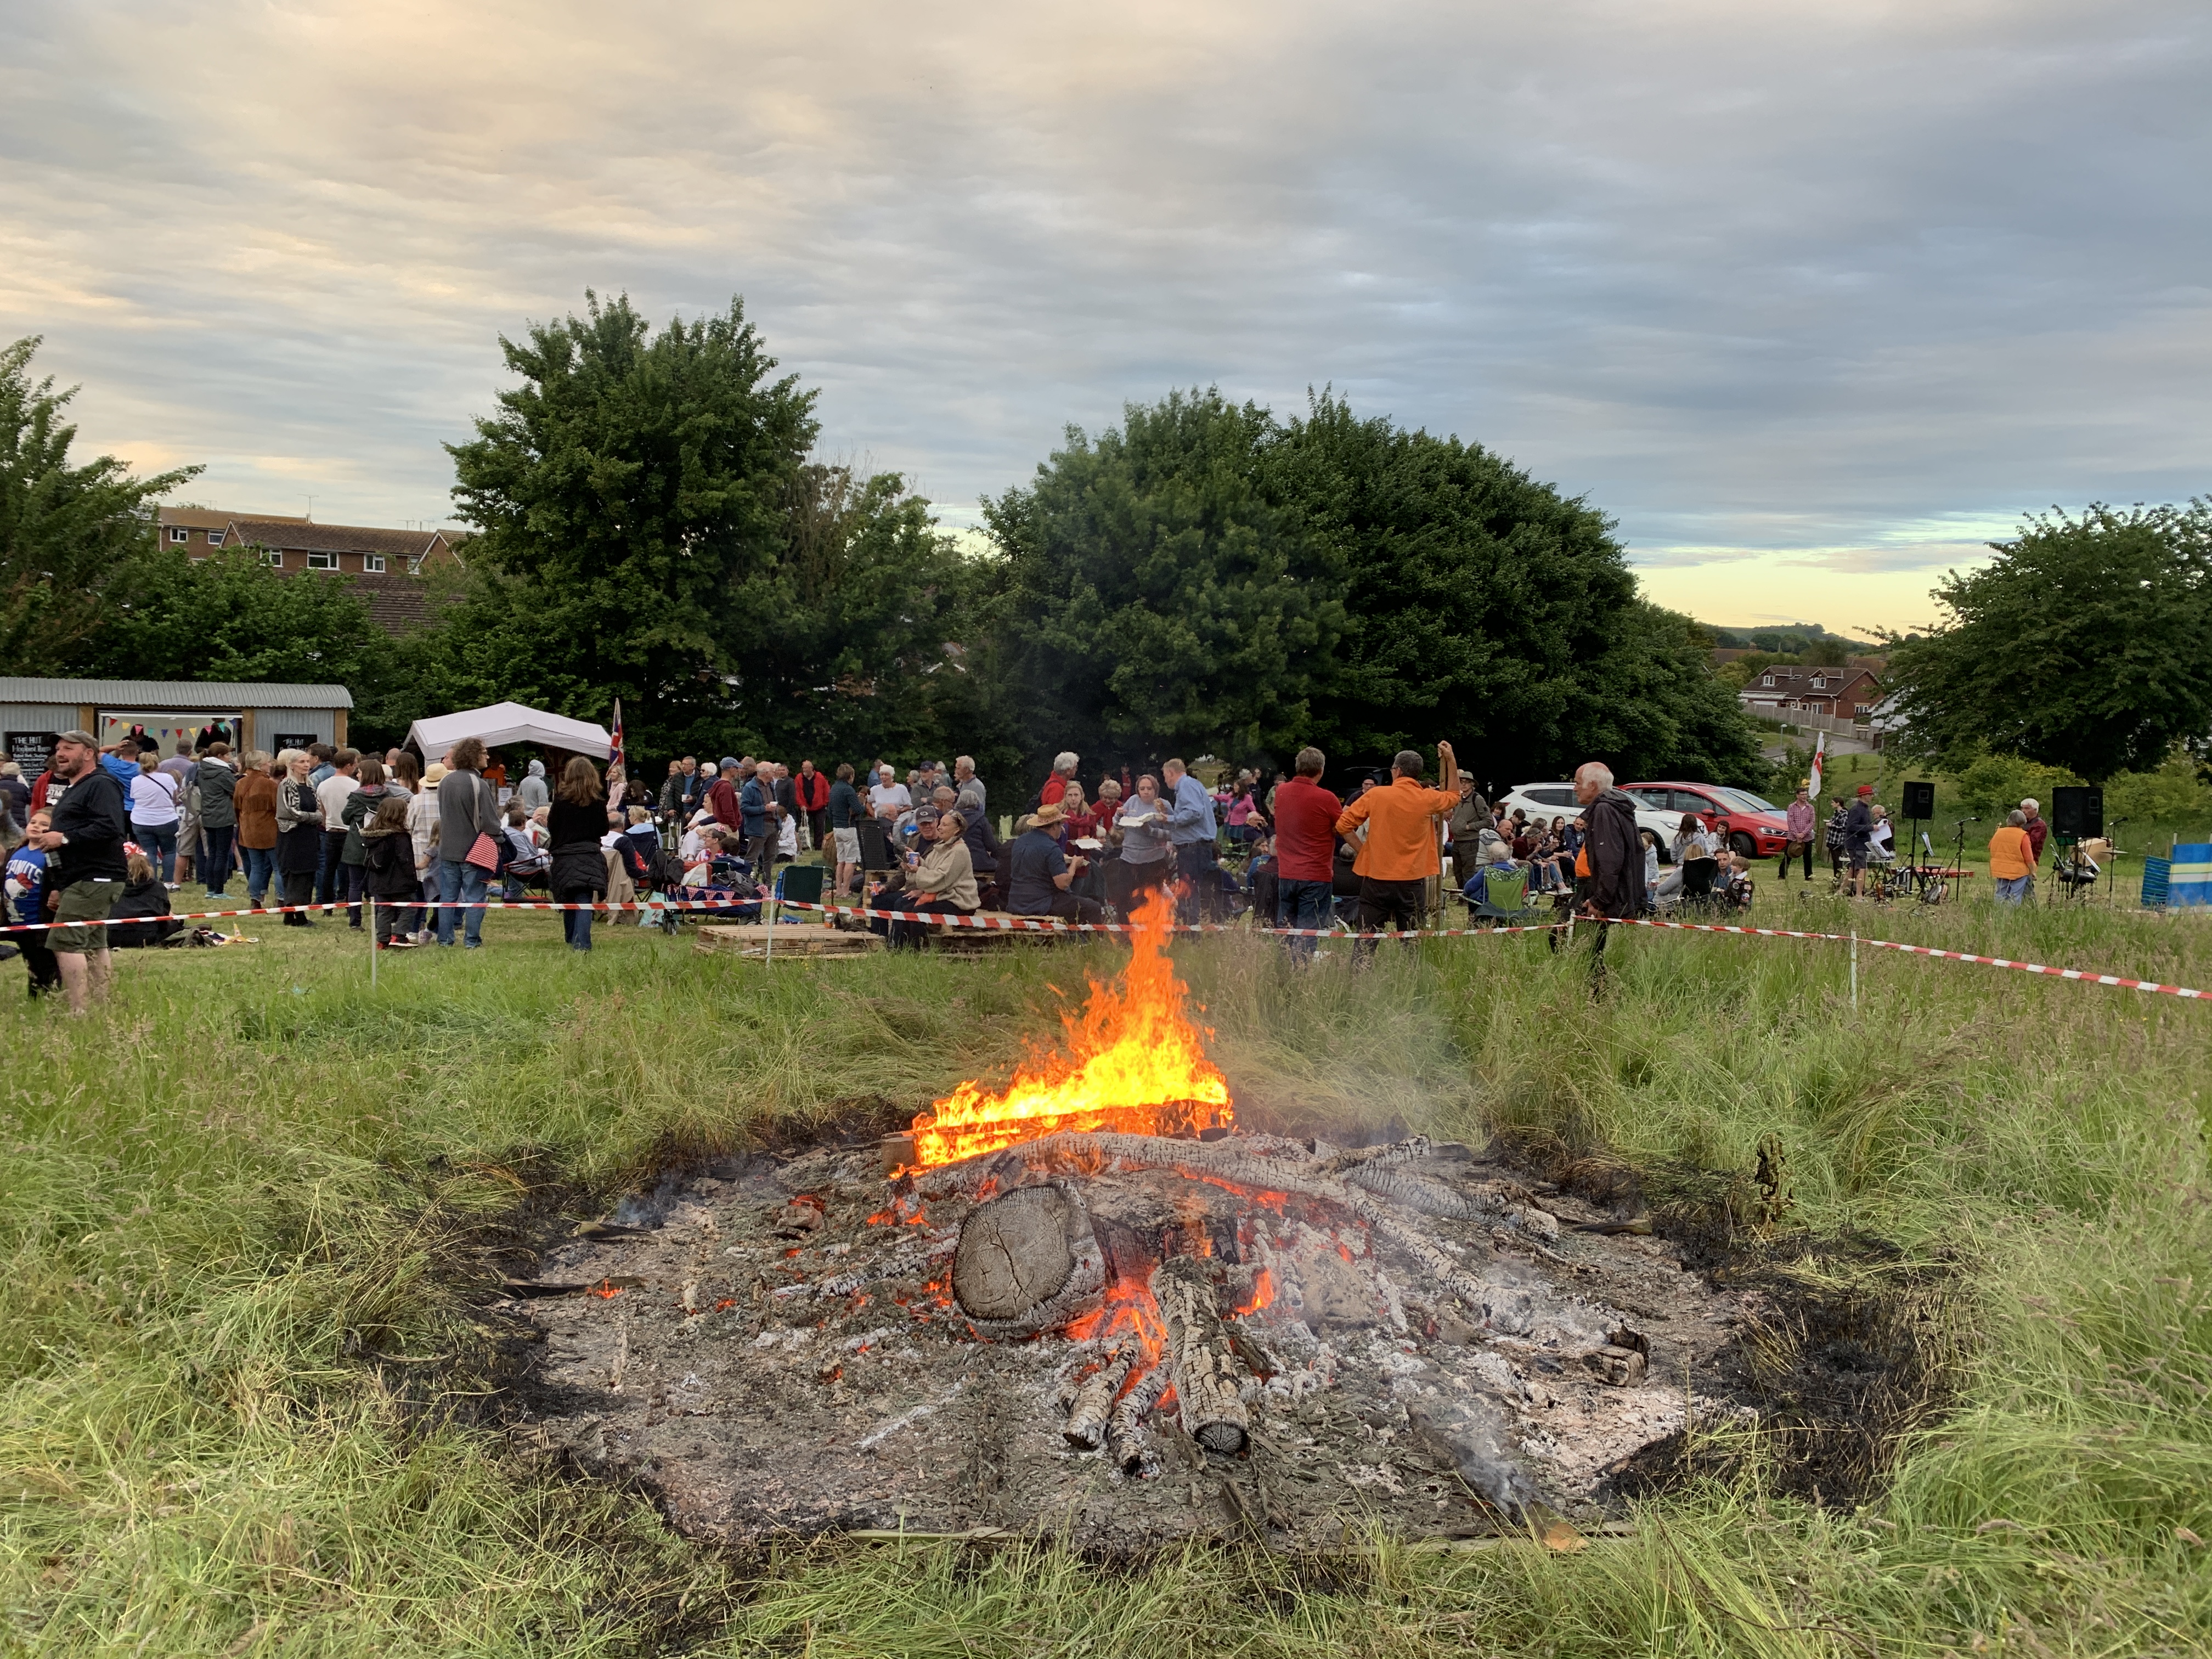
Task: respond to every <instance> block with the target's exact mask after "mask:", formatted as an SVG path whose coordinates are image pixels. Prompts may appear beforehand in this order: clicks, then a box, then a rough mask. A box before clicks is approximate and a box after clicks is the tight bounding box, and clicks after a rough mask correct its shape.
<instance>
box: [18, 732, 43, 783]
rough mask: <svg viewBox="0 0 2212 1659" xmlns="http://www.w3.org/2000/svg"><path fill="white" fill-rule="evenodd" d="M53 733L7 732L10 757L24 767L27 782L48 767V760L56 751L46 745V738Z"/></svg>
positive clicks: (24, 777)
mask: <svg viewBox="0 0 2212 1659" xmlns="http://www.w3.org/2000/svg"><path fill="white" fill-rule="evenodd" d="M53 735H54V734H53V733H52V732H9V733H8V734H7V739H8V758H9V760H11V761H13V762H15V764H16V765H18V766H20V767H21V768H22V769H23V781H24V782H25V783H28V782H30V781H31V780H32V779H33V778H35V777H37V776H38V775H39V774H40V773H41V772H43V771H45V770H46V762H47V761H48V760H49V759H51V758H52V755H53V752H54V751H53V750H52V749H50V748H48V747H47V746H46V739H47V738H51V737H52V736H53Z"/></svg>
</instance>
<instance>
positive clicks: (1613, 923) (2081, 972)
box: [0, 896, 2212, 1001]
mask: <svg viewBox="0 0 2212 1659" xmlns="http://www.w3.org/2000/svg"><path fill="white" fill-rule="evenodd" d="M368 902H369V901H368V899H367V897H366V896H364V897H363V898H362V900H361V901H359V904H360V905H366V904H368ZM375 902H376V903H377V904H378V905H380V906H381V907H383V908H386V909H391V910H421V911H423V912H425V913H426V917H427V913H428V912H430V911H435V910H591V911H595V912H600V911H605V912H617V913H620V914H622V915H638V914H641V913H644V912H665V911H671V910H674V911H689V910H732V909H736V908H739V907H741V906H743V905H748V904H757V905H763V906H764V905H766V904H768V903H769V902H770V901H769V899H767V898H766V897H765V896H763V897H760V898H750V899H738V898H719V899H625V900H623V901H621V902H599V903H562V902H556V901H553V900H535V899H515V900H511V901H510V900H507V899H478V900H475V901H473V902H470V901H465V900H461V899H453V900H451V901H447V900H444V899H416V900H408V899H379V900H376V901H375ZM774 902H775V907H776V908H778V909H780V910H807V911H812V912H814V913H815V914H816V915H825V916H826V915H841V916H865V917H867V918H870V919H872V920H880V921H919V922H926V923H928V924H930V925H932V926H934V927H972V928H981V929H987V930H997V931H1002V932H1009V933H1012V932H1021V933H1134V932H1135V931H1136V929H1134V928H1133V927H1130V926H1129V925H1128V924H1127V923H1126V922H1106V921H1099V922H1081V921H1059V920H1058V919H1056V918H1054V919H1050V920H1045V919H1039V918H1033V917H1029V916H969V915H959V914H958V913H957V912H953V911H933V910H885V909H881V908H876V907H874V906H871V905H857V904H850V905H848V904H812V903H809V902H805V900H801V899H777V900H775V901H774ZM354 908H358V906H357V905H356V902H353V901H349V900H344V899H336V900H332V901H331V902H327V903H325V902H320V901H318V902H314V903H312V904H273V905H266V906H261V907H257V908H248V909H244V910H190V911H184V912H180V913H177V914H173V915H165V916H107V917H98V918H92V919H88V920H86V921H44V922H17V923H15V924H12V925H10V926H8V927H0V934H7V933H39V932H52V931H55V930H57V929H60V928H64V927H132V926H135V925H137V924H140V923H143V922H150V921H235V920H239V919H241V918H243V917H246V916H283V915H308V914H312V913H313V912H314V911H318V910H319V911H322V912H323V913H324V914H325V915H329V914H330V913H331V912H332V911H337V910H351V909H354ZM1581 920H1583V921H1597V922H1601V923H1603V924H1604V925H1606V926H1608V927H1660V928H1666V929H1669V930H1672V931H1675V932H1680V933H1740V934H1743V935H1745V936H1747V937H1750V938H1755V939H1815V940H1820V941H1825V942H1827V943H1831V944H1844V943H1846V942H1848V941H1849V940H1850V938H1851V935H1850V934H1849V933H1808V932H1806V931H1804V930H1802V929H1800V928H1795V927H1735V926H1732V925H1730V924H1728V923H1724V922H1710V921H1660V920H1658V919H1657V918H1656V917H1650V916H1601V917H1596V918H1589V917H1583V918H1582V919H1581ZM1566 925H1567V924H1565V923H1564V922H1538V923H1534V924H1533V925H1530V926H1527V927H1431V928H1422V929H1418V930H1413V929H1408V930H1401V931H1390V932H1379V931H1378V932H1376V933H1339V932H1338V931H1337V930H1335V929H1334V928H1327V927H1253V928H1241V927H1235V926H1233V925H1232V924H1230V923H1226V922H1174V923H1170V925H1169V931H1170V932H1171V933H1258V934H1263V935H1266V936H1267V937H1270V938H1274V939H1353V940H1361V939H1472V938H1480V937H1482V936H1484V935H1486V934H1493V933H1557V932H1559V931H1560V930H1561V929H1563V928H1564V927H1566ZM1858 942H1859V943H1860V944H1861V945H1865V946H1866V947H1867V948H1868V949H1869V950H1874V951H1900V952H1902V953H1904V954H1905V955H1907V956H1916V957H1936V958H1938V959H1940V960H1942V961H1945V962H1972V963H1981V964H1982V965H1983V966H1984V967H1989V968H2011V969H2017V970H2019V971H2020V972H2021V973H2024V974H2041V975H2046V976H2048V977H2050V978H2052V979H2071V980H2079V981H2082V982H2083V983H2085V984H2089V985H2110V986H2114V987H2118V988H2119V989H2121V990H2126V991H2148V992H2155V993H2158V994H2162V995H2166V996H2174V997H2183V998H2186V999H2188V1000H2191V1001H2212V991H2200V990H2193V989H2191V987H2187V986H2184V985H2166V984H2161V983H2160V982H2159V981H2156V980H2147V979H2128V978H2125V977H2124V976H2122V975H2118V974H2097V973H2091V972H2089V971H2087V969H2080V968H2053V967H2051V966H2049V965H2048V964H2046V963H2039V962H2015V961H2014V960H2012V959H2011V958H2010V957H1984V956H1976V955H1974V954H1973V953H1972V952H1971V951H1942V950H1938V949H1936V947H1935V946H1933V945H1907V944H1905V943H1903V942H1901V941H1899V940H1897V939H1867V938H1862V939H1859V941H1858Z"/></svg>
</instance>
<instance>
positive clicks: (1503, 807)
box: [1491, 783, 1682, 864]
mask: <svg viewBox="0 0 2212 1659" xmlns="http://www.w3.org/2000/svg"><path fill="white" fill-rule="evenodd" d="M1491 805H1492V806H1493V807H1494V808H1496V809H1497V811H1498V813H1499V814H1500V815H1501V816H1502V815H1504V814H1505V813H1508V812H1510V811H1512V810H1513V809H1514V808H1515V807H1516V806H1517V807H1519V808H1520V809H1521V810H1522V811H1523V812H1525V813H1527V814H1528V817H1530V818H1532V819H1534V818H1537V817H1541V818H1542V819H1543V821H1544V822H1545V823H1550V822H1551V821H1552V820H1553V818H1565V820H1566V821H1567V822H1568V823H1573V822H1574V821H1575V814H1576V813H1577V812H1579V811H1582V810H1583V809H1582V804H1581V803H1580V802H1579V801H1577V800H1576V799H1575V787H1574V785H1572V784H1571V783H1516V784H1515V785H1514V786H1513V787H1512V788H1510V789H1509V790H1507V791H1506V792H1505V793H1504V795H1503V796H1501V797H1500V798H1499V799H1497V800H1494V801H1492V803H1491ZM1681 823H1682V815H1681V814H1680V812H1668V811H1658V810H1655V809H1653V808H1650V807H1647V806H1645V805H1644V803H1643V801H1642V799H1640V798H1638V799H1637V805H1636V827H1637V828H1638V829H1649V830H1650V831H1651V832H1652V833H1653V834H1654V835H1656V836H1658V837H1659V862H1660V863H1662V864H1672V863H1673V862H1674V856H1673V854H1672V853H1671V851H1670V850H1669V849H1670V848H1673V846H1674V832H1675V831H1676V830H1677V829H1680V827H1681Z"/></svg>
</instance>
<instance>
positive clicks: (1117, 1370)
mask: <svg viewBox="0 0 2212 1659" xmlns="http://www.w3.org/2000/svg"><path fill="white" fill-rule="evenodd" d="M1136 1363H1137V1348H1136V1345H1135V1344H1134V1343H1131V1342H1125V1343H1123V1344H1122V1345H1121V1347H1120V1348H1119V1349H1117V1350H1116V1351H1115V1354H1114V1356H1113V1358H1110V1359H1109V1360H1108V1361H1107V1362H1106V1363H1105V1364H1103V1365H1102V1366H1100V1367H1099V1368H1098V1369H1097V1370H1095V1371H1093V1372H1091V1375H1090V1376H1086V1377H1085V1378H1084V1379H1083V1385H1082V1386H1081V1387H1080V1388H1079V1389H1076V1391H1075V1399H1074V1401H1073V1402H1072V1403H1071V1404H1070V1405H1069V1407H1068V1408H1067V1421H1066V1424H1065V1425H1063V1426H1062V1427H1061V1429H1060V1433H1061V1434H1062V1435H1063V1436H1065V1437H1066V1440H1067V1443H1068V1444H1069V1445H1071V1446H1081V1447H1083V1448H1084V1449H1086V1450H1088V1449H1093V1448H1095V1447H1097V1445H1098V1444H1099V1443H1100V1442H1102V1441H1103V1440H1104V1439H1105V1438H1106V1425H1107V1419H1109V1417H1111V1416H1112V1415H1113V1412H1114V1396H1115V1395H1118V1394H1120V1393H1121V1384H1122V1383H1125V1382H1127V1380H1128V1376H1129V1368H1130V1367H1131V1366H1132V1365H1134V1364H1136Z"/></svg>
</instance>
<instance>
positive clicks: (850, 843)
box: [829, 829, 860, 864]
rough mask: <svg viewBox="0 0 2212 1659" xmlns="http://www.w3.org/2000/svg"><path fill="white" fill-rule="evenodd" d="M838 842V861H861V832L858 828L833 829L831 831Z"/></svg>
mask: <svg viewBox="0 0 2212 1659" xmlns="http://www.w3.org/2000/svg"><path fill="white" fill-rule="evenodd" d="M829 834H830V836H832V838H834V839H835V840H836V843H837V862H838V863H840V864H858V863H859V862H860V831H859V830H857V829H832V830H831V831H830V832H829Z"/></svg>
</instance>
